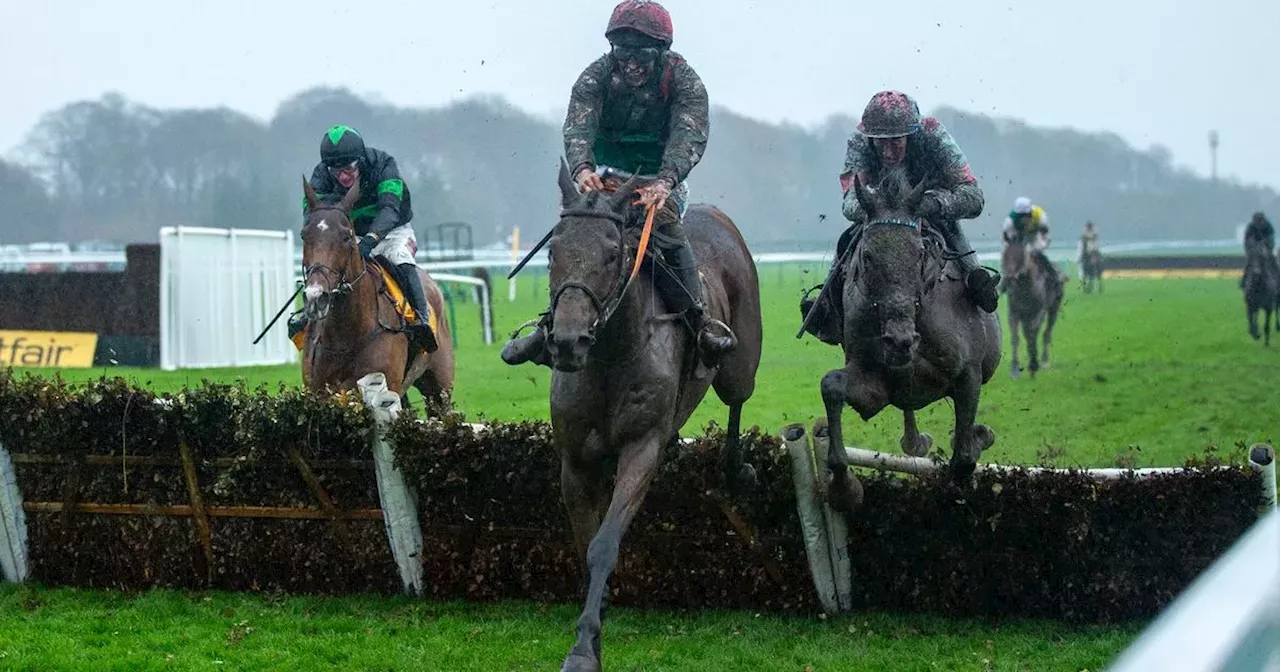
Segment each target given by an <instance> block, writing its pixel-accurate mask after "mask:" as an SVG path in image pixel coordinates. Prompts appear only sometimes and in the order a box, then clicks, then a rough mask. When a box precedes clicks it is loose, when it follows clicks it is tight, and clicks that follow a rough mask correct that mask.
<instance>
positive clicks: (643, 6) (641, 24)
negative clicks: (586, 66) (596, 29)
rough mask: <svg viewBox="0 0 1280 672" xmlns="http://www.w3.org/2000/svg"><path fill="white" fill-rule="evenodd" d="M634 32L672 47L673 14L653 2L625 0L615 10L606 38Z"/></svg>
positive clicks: (605, 34)
mask: <svg viewBox="0 0 1280 672" xmlns="http://www.w3.org/2000/svg"><path fill="white" fill-rule="evenodd" d="M627 29H630V30H634V31H636V32H638V33H641V34H643V35H647V36H649V37H651V38H653V39H655V40H657V41H659V42H661V43H663V44H664V45H666V46H668V47H670V46H671V39H672V29H671V14H670V13H669V12H667V9H666V8H665V7H663V6H662V5H660V4H658V3H656V2H653V1H652V0H623V1H622V2H620V3H618V6H617V7H614V8H613V14H612V15H611V16H610V17H609V27H607V28H605V31H604V36H605V37H606V38H609V37H611V36H612V35H613V34H614V33H615V32H617V31H620V30H627Z"/></svg>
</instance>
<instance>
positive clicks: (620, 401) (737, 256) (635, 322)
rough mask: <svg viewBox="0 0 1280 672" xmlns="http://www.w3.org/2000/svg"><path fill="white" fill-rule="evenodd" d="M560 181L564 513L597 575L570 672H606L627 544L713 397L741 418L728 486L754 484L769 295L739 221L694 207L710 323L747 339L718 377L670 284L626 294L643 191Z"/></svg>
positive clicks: (650, 277) (555, 285)
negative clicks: (749, 427)
mask: <svg viewBox="0 0 1280 672" xmlns="http://www.w3.org/2000/svg"><path fill="white" fill-rule="evenodd" d="M559 182H560V193H561V205H562V208H563V209H562V211H561V215H560V222H559V223H558V224H557V225H556V227H555V229H554V231H553V234H552V236H551V240H550V243H549V244H548V259H549V264H550V269H549V271H550V278H549V280H550V282H549V285H550V292H551V310H552V321H551V324H550V326H549V329H548V335H547V350H548V354H549V355H550V357H551V360H552V364H553V366H554V371H553V372H552V375H551V424H552V429H553V435H554V439H553V440H554V443H555V446H556V449H557V450H558V451H559V454H560V459H561V470H560V483H561V488H562V491H563V497H564V504H565V508H566V510H567V511H568V515H569V522H570V524H571V525H572V527H573V535H574V539H575V541H576V543H577V546H578V549H579V551H580V552H581V553H582V554H583V556H584V557H585V558H586V563H587V572H588V574H589V585H588V589H587V597H586V604H585V605H584V607H583V611H582V616H581V617H580V618H579V619H578V624H577V629H576V632H577V641H576V642H575V643H574V645H573V648H572V649H571V650H570V651H569V654H568V656H567V657H566V658H565V661H564V669H566V670H599V669H600V660H601V657H600V648H601V647H600V628H601V624H602V621H603V619H604V601H605V597H606V592H607V583H608V580H609V576H610V574H611V573H612V572H613V568H614V565H615V564H616V563H617V560H618V548H619V546H620V544H621V542H622V536H623V534H624V533H626V531H627V528H628V527H629V526H630V524H631V521H632V518H634V516H635V515H636V512H637V511H639V509H640V505H641V504H642V503H643V501H644V497H645V493H646V492H647V491H648V489H649V484H650V483H651V482H652V481H653V478H654V476H655V475H656V474H657V473H658V463H659V458H660V457H661V455H662V449H663V447H664V446H666V445H668V444H669V443H671V442H672V441H673V440H675V439H676V437H677V432H678V431H679V430H680V427H681V426H683V425H684V423H685V421H686V420H688V419H689V416H690V414H692V413H693V410H694V409H695V408H696V407H697V406H698V403H699V402H700V401H701V400H702V398H703V396H705V395H706V392H707V389H708V387H714V388H715V391H716V394H717V395H718V396H719V397H720V399H721V400H722V401H723V402H724V403H725V404H728V406H729V421H728V427H727V434H728V436H727V440H726V446H725V455H724V458H723V460H724V469H725V473H726V478H727V480H728V481H729V483H730V485H731V487H732V486H733V485H736V484H739V483H741V484H744V485H747V484H749V483H750V482H752V481H753V480H754V472H753V471H752V470H751V467H750V465H747V464H745V463H744V462H743V459H742V455H741V451H740V446H739V442H738V429H739V422H740V418H741V414H742V405H743V403H744V402H746V401H747V399H748V398H750V397H751V394H752V392H754V390H755V374H756V368H757V366H758V365H759V362H760V341H761V321H760V288H759V283H758V280H757V276H756V268H755V263H754V261H753V260H752V259H751V254H750V252H749V251H748V250H747V246H746V243H745V242H744V241H743V239H742V235H741V234H740V233H739V232H738V229H737V227H736V226H735V225H734V223H733V222H732V221H731V220H730V219H729V217H728V216H726V215H725V214H724V213H723V212H721V211H719V210H717V209H715V208H713V207H711V206H706V205H694V206H692V207H690V208H689V211H688V213H687V215H686V216H685V218H684V226H685V229H686V230H687V232H688V236H689V241H690V243H691V244H692V245H693V246H694V249H695V250H696V252H697V255H698V258H699V259H701V260H702V263H703V267H702V269H703V270H702V273H703V278H704V281H705V283H706V294H705V296H706V300H707V303H708V310H709V311H710V313H711V314H712V315H714V316H715V317H716V318H718V319H720V320H721V321H723V322H724V323H725V324H727V325H729V327H730V328H731V329H732V330H733V331H734V332H735V333H736V334H737V337H738V344H737V347H736V348H735V349H734V350H732V351H730V352H729V353H727V354H726V355H725V356H724V357H723V359H722V360H721V361H720V362H718V363H717V364H716V365H715V366H711V367H708V366H706V365H705V364H704V363H702V362H701V361H699V360H700V358H699V356H698V354H697V352H698V351H697V349H696V347H695V343H694V342H693V341H694V336H693V334H692V332H691V330H690V329H689V328H688V327H687V326H686V324H685V323H684V321H683V316H682V315H683V314H682V313H674V312H671V311H669V310H666V309H665V308H666V306H667V302H666V300H665V299H664V298H663V297H662V296H661V295H660V294H659V293H658V292H657V291H656V290H655V282H660V281H661V279H659V278H656V277H655V273H659V272H661V271H655V270H654V268H653V266H652V263H650V264H647V265H646V266H645V267H643V268H642V269H641V270H640V274H639V275H638V276H637V277H636V278H635V280H634V281H633V282H630V283H628V282H627V278H628V277H629V276H630V273H631V269H632V264H633V262H634V259H635V256H636V253H637V251H636V240H635V238H634V234H635V231H634V228H633V227H630V226H629V223H630V222H632V221H633V207H634V206H632V205H631V203H630V201H631V199H632V198H634V193H633V190H634V189H635V188H636V187H637V186H638V185H639V180H637V179H632V180H631V181H629V182H628V183H627V184H625V185H623V186H622V187H621V188H619V189H618V190H617V192H615V193H614V194H609V193H606V192H599V191H594V192H589V193H587V194H585V195H580V194H579V193H578V191H577V188H576V187H575V186H574V184H573V180H572V179H571V178H570V177H569V172H568V170H567V169H566V167H565V166H564V165H563V164H562V165H561V168H560V178H559ZM615 465H616V466H615ZM611 469H614V470H615V471H614V473H613V474H612V476H613V480H614V485H613V489H612V492H610V488H609V482H610V480H611V474H610V473H609V472H610V470H611Z"/></svg>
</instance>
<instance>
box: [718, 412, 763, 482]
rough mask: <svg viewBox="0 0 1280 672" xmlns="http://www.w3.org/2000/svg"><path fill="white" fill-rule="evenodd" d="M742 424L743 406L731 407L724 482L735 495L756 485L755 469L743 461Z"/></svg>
mask: <svg viewBox="0 0 1280 672" xmlns="http://www.w3.org/2000/svg"><path fill="white" fill-rule="evenodd" d="M741 424H742V404H732V405H730V406H729V427H728V428H727V430H726V431H725V441H724V456H723V458H722V459H723V464H722V468H723V469H724V482H725V484H726V485H727V486H728V488H729V491H730V492H733V493H734V494H738V493H741V492H745V491H748V490H751V489H753V488H755V485H756V470H755V467H753V466H751V465H750V464H747V463H746V462H745V461H743V459H742V439H741V436H739V434H740V433H741V430H740V429H739V426H740V425H741Z"/></svg>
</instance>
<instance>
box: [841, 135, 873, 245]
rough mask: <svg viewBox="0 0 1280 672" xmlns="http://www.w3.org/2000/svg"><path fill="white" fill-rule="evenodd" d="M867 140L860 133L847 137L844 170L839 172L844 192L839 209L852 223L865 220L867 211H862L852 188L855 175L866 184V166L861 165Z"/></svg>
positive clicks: (859, 222) (861, 222) (864, 221)
mask: <svg viewBox="0 0 1280 672" xmlns="http://www.w3.org/2000/svg"><path fill="white" fill-rule="evenodd" d="M867 142H868V141H867V138H866V137H864V136H863V135H862V134H861V133H854V134H853V135H851V136H850V137H849V144H848V147H847V148H846V149H845V155H844V171H842V172H841V173H840V190H841V191H842V192H843V193H844V197H843V200H842V201H841V208H840V209H841V211H842V212H843V214H844V218H845V219H847V220H849V221H850V222H853V223H854V224H865V223H866V222H867V213H865V212H863V210H862V204H861V203H859V202H858V196H857V194H856V193H855V192H854V190H853V178H854V176H857V177H858V179H859V180H861V181H862V184H863V185H864V186H866V184H867V180H868V177H867V175H868V172H867V166H865V165H863V156H865V154H864V152H865V151H866V145H867Z"/></svg>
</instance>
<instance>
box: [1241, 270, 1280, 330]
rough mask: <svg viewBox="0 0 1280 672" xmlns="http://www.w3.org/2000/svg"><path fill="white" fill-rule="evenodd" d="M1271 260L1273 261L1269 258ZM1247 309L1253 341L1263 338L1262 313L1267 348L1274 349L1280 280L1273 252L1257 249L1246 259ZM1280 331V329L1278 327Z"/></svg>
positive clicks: (1245, 297) (1245, 299) (1245, 289)
mask: <svg viewBox="0 0 1280 672" xmlns="http://www.w3.org/2000/svg"><path fill="white" fill-rule="evenodd" d="M1269 257H1270V258H1269ZM1242 284H1243V286H1244V305H1245V312H1246V313H1247V314H1248V317H1249V335H1250V336H1252V337H1253V340H1255V341H1256V340H1258V339H1260V338H1263V336H1264V334H1263V333H1259V331H1258V313H1259V312H1261V313H1262V318H1263V319H1262V330H1263V332H1264V333H1265V340H1264V341H1263V343H1264V344H1265V345H1268V346H1270V345H1271V316H1272V313H1273V312H1275V311H1276V309H1277V308H1278V307H1280V306H1278V305H1277V304H1278V303H1280V277H1277V273H1276V263H1275V258H1274V257H1271V252H1270V250H1267V249H1266V248H1265V247H1262V246H1254V247H1253V248H1252V249H1250V250H1249V252H1248V256H1247V257H1246V258H1245V267H1244V281H1243V283H1242ZM1277 329H1280V325H1277Z"/></svg>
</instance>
